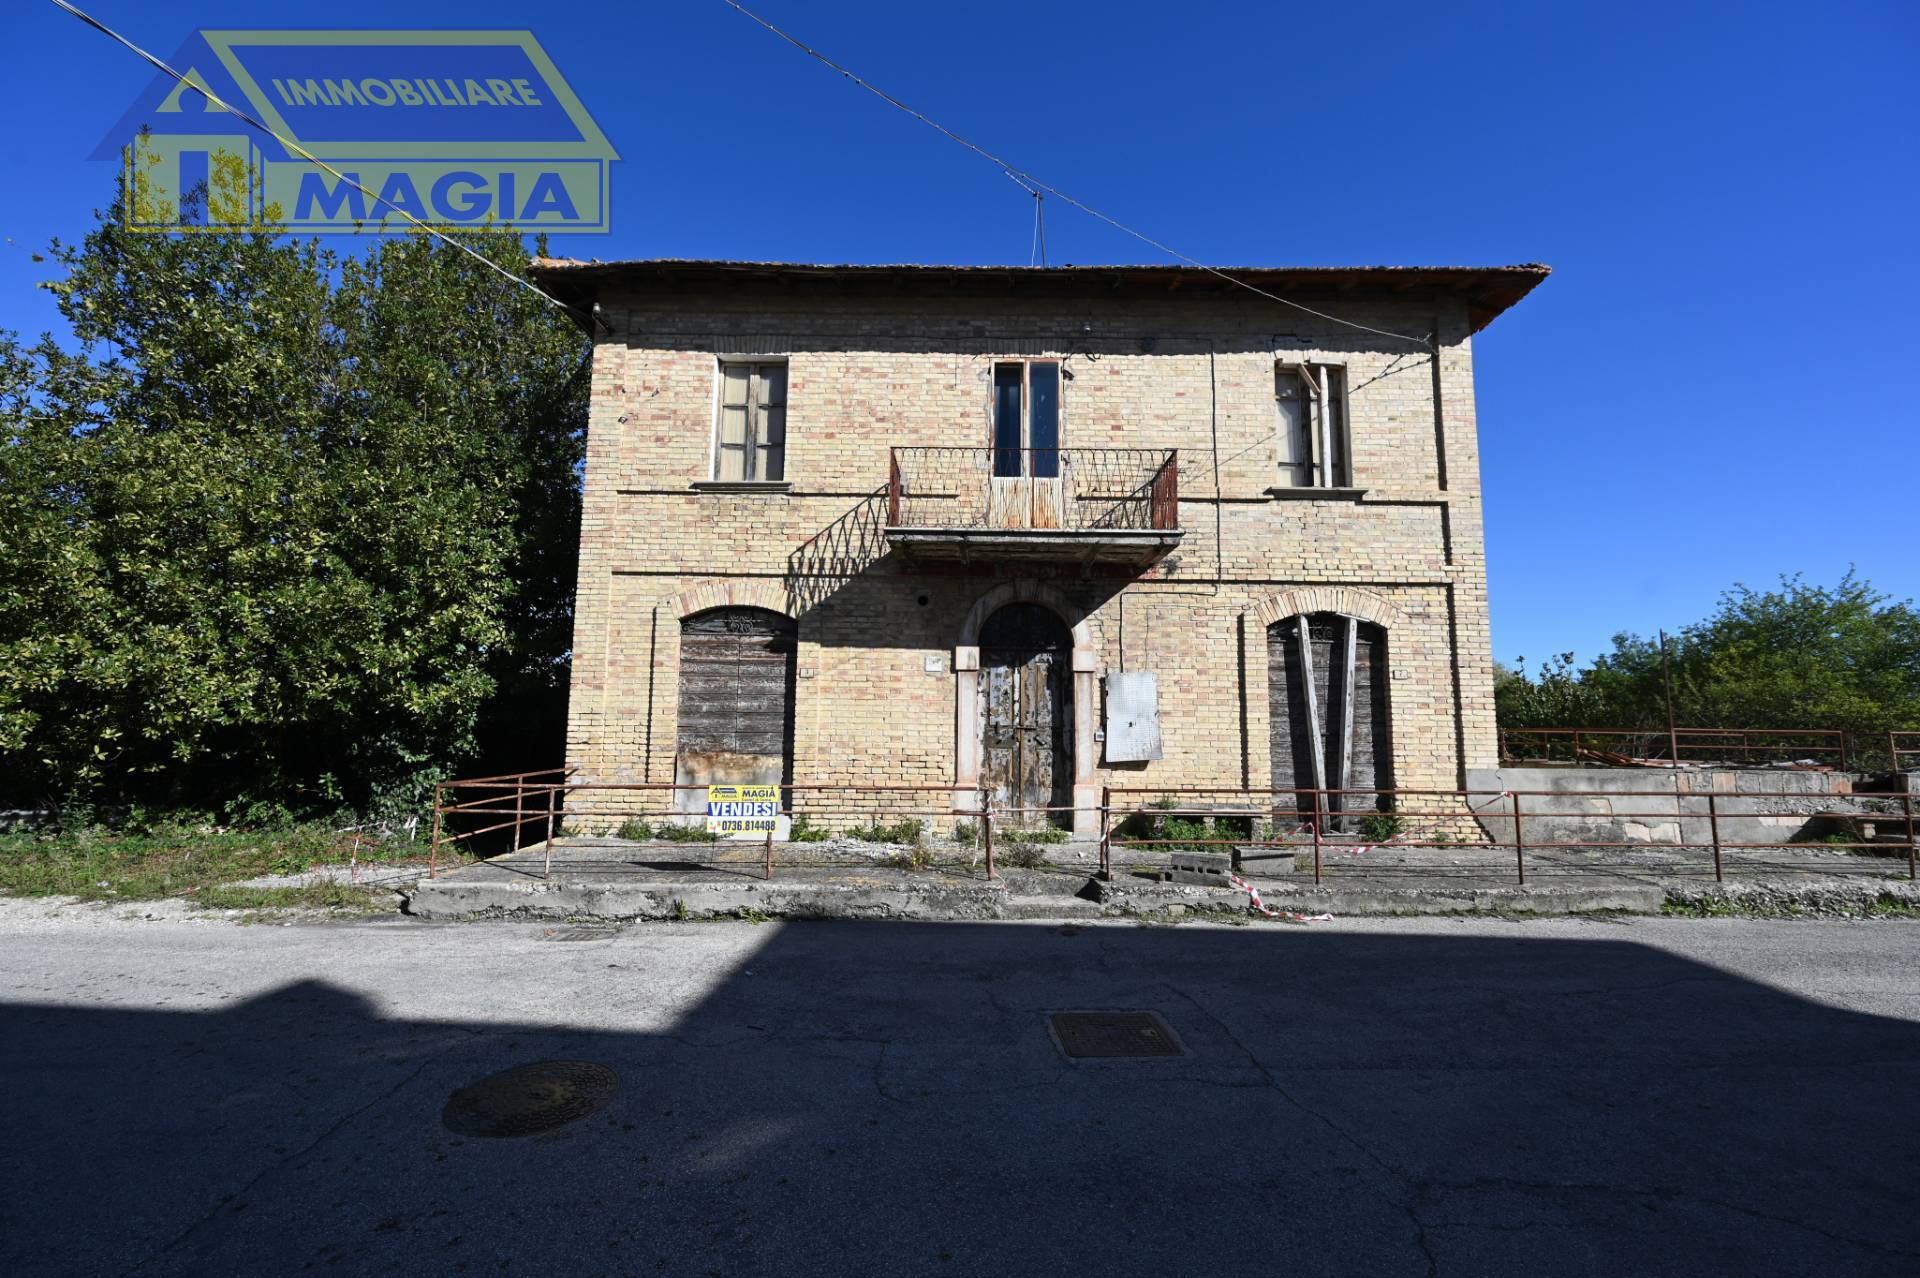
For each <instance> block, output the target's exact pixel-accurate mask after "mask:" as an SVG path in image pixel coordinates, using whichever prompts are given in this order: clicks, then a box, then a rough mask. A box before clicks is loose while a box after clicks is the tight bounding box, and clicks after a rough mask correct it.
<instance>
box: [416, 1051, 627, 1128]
mask: <svg viewBox="0 0 1920 1278" xmlns="http://www.w3.org/2000/svg"><path fill="white" fill-rule="evenodd" d="M619 1089H620V1076H619V1075H618V1074H616V1073H614V1072H613V1071H612V1070H610V1069H608V1068H607V1067H606V1066H605V1065H595V1064H593V1063H592V1062H590V1061H536V1062H535V1063H533V1064H531V1065H516V1066H514V1067H513V1068H512V1069H506V1070H501V1071H500V1072H499V1073H498V1074H490V1075H488V1076H487V1077H485V1078H483V1079H481V1080H480V1081H479V1082H477V1083H474V1084H472V1085H471V1086H468V1087H463V1088H461V1089H460V1090H459V1091H457V1092H455V1093H454V1094H453V1095H452V1096H451V1097H449V1098H448V1100H447V1107H446V1108H445V1109H443V1110H441V1111H440V1121H441V1123H443V1124H444V1125H445V1126H446V1128H447V1130H448V1131H450V1132H457V1133H458V1134H460V1135H462V1136H533V1135H536V1134H538V1133H540V1132H549V1131H552V1130H553V1129H554V1128H556V1127H565V1126H566V1125H567V1124H568V1123H571V1122H574V1121H576V1120H577V1119H582V1118H585V1117H586V1116H587V1115H588V1114H591V1113H592V1112H593V1111H594V1110H596V1109H599V1108H600V1107H601V1106H602V1105H604V1104H606V1103H607V1102H608V1101H610V1100H612V1099H613V1094H614V1093H615V1092H616V1091H618V1090H619Z"/></svg>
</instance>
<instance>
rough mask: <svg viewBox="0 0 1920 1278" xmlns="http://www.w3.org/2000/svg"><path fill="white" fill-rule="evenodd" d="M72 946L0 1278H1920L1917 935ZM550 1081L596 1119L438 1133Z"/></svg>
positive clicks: (384, 924) (53, 956)
mask: <svg viewBox="0 0 1920 1278" xmlns="http://www.w3.org/2000/svg"><path fill="white" fill-rule="evenodd" d="M15 905H17V903H15ZM62 918H63V916H62V915H59V914H56V915H53V916H51V917H48V916H47V915H46V914H45V912H44V911H42V912H38V913H35V914H33V915H31V916H28V915H26V914H25V913H23V912H21V911H19V910H18V909H16V908H14V907H13V906H9V907H8V908H4V909H0V1133H3V1141H0V1273H6V1274H22V1275H42V1274H130V1273H137V1274H142V1275H164V1274H179V1275H221V1274H245V1275H273V1274H290V1273H301V1272H307V1271H313V1272H321V1273H325V1272H335V1273H392V1272H406V1273H416V1274H419V1273H428V1274H440V1273H456V1272H457V1273H471V1274H649V1275H650V1274H688V1275H708V1274H723V1275H734V1274H822V1275H846V1274H887V1275H897V1274H940V1275H993V1276H994V1278H1009V1276H1011V1275H1020V1274H1029V1273H1048V1274H1059V1273H1088V1274H1151V1275H1179V1274H1189V1273H1205V1274H1276V1273H1290V1274H1292V1273H1303V1274H1322V1273H1324V1274H1364V1275H1374V1274H1426V1273H1438V1274H1461V1275H1495V1274H1516V1275H1518V1274H1526V1275H1537V1274H1605V1275H1610V1276H1611V1275H1622V1274H1688V1275H1697V1274H1705V1273H1731V1274H1741V1275H1760V1274H1809V1275H1814V1274H1817V1275H1840V1274H1896V1273H1897V1274H1912V1273H1915V1272H1920V1238H1916V1236H1915V1229H1914V1225H1913V1211H1912V1186H1913V1185H1914V1184H1915V1182H1916V1180H1917V1179H1920V1140H1916V1139H1915V1138H1916V1136H1917V1135H1920V1120H1916V1117H1915V1107H1916V1102H1915V1100H1914V1097H1915V1096H1916V1095H1917V1094H1920V1026H1916V1023H1915V1021H1916V1018H1920V926H1917V925H1914V924H1910V923H1903V922H1871V923H1810V922H1781V923H1756V922H1749V921H1735V920H1713V921H1701V922H1688V921H1681V920H1665V919H1649V920H1638V921H1633V922H1628V923H1602V922H1585V921H1559V922H1535V923H1498V922H1465V921H1458V920H1443V919H1434V920H1418V921H1402V922H1389V921H1379V922H1362V921H1356V922H1338V923H1333V924H1320V925H1314V926H1311V927H1285V926H1255V927H1221V926H1208V927H1201V926H1186V927H1180V928H1146V927H1140V926H1133V925H1112V926H1095V927H1085V928H1078V927H1061V926H1058V925H1044V924H901V925H892V924H880V923H851V924H825V923H813V924H810V923H797V924H788V925H772V924H769V925H764V926H757V927H756V926H753V925H750V924H710V923H709V924H656V925H651V926H644V927H638V928H633V929H630V930H627V931H625V932H622V933H620V934H618V935H615V936H613V937H611V938H606V939H592V940H558V939H550V938H549V937H548V936H547V935H546V932H547V929H545V928H543V927H538V926H532V925H526V924H479V925H474V924H465V925H438V926H436V925H429V924H420V923H411V922H405V921H380V922H371V923H362V924H336V925H308V926H296V927H270V926H255V927H236V926H232V925H229V924H199V925H194V924H188V923H182V922H152V923H111V924H103V923H99V922H89V923H84V924H81V923H73V922H66V921H62ZM1069 1008H1080V1009H1084V1008H1096V1009H1134V1008H1140V1009H1151V1010H1154V1011H1157V1012H1159V1013H1160V1014H1161V1015H1162V1016H1164V1017H1165V1019H1166V1021H1167V1022H1168V1024H1169V1025H1170V1026H1171V1027H1172V1028H1173V1029H1174V1031H1175V1032H1176V1033H1177V1035H1178V1036H1179V1038H1180V1039H1181V1040H1182V1042H1183V1043H1184V1045H1185V1046H1186V1048H1187V1049H1188V1052H1189V1054H1188V1055H1187V1056H1185V1057H1181V1058H1178V1059H1168V1060H1131V1061H1114V1062H1094V1063H1075V1062H1069V1061H1067V1060H1066V1059H1064V1058H1063V1057H1062V1056H1061V1054H1060V1052H1059V1050H1058V1049H1057V1048H1056V1047H1055V1045H1054V1043H1053V1041H1052V1039H1051V1037H1050V1036H1049V1034H1048V1031H1047V1028H1046V1024H1045V1021H1044V1015H1045V1013H1047V1012H1049V1011H1053V1010H1059V1009H1069ZM551 1059H566V1060H584V1061H593V1062H599V1063H602V1064H605V1065H607V1066H610V1067H611V1068H613V1069H614V1070H616V1071H617V1072H618V1074H619V1076H620V1088H619V1091H618V1094H617V1095H616V1097H615V1098H614V1099H613V1101H612V1102H611V1103H610V1104H608V1105H607V1106H606V1107H605V1108H604V1109H602V1110H600V1111H599V1112H598V1113H596V1114H594V1115H592V1116H591V1117H588V1118H585V1119H583V1120H581V1121H579V1122H577V1123H575V1124H573V1125H571V1126H568V1127H564V1128H561V1129H559V1130H558V1131H555V1132H551V1133H549V1134H546V1135H542V1136H534V1137H527V1138H521V1139H510V1140H488V1139H479V1138H472V1137H462V1136H457V1135H455V1134H453V1133H452V1132H450V1131H449V1130H447V1129H446V1128H445V1127H444V1126H443V1125H442V1109H443V1106H444V1105H445V1104H446V1102H447V1099H448V1097H449V1095H450V1094H451V1093H452V1092H454V1091H455V1090H456V1089H459V1088H461V1087H463V1086H465V1085H467V1084H469V1083H472V1082H474V1081H475V1080H477V1079H479V1078H481V1077H482V1076H484V1075H487V1074H489V1073H491V1072H493V1071H496V1070H499V1069H502V1068H505V1067H508V1066H512V1065H517V1064H521V1063H524V1062H530V1061H539V1060H551Z"/></svg>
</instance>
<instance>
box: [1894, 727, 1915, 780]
mask: <svg viewBox="0 0 1920 1278" xmlns="http://www.w3.org/2000/svg"><path fill="white" fill-rule="evenodd" d="M1887 759H1888V761H1889V762H1890V764H1891V766H1892V767H1893V770H1894V771H1895V772H1912V771H1915V770H1920V732H1905V731H1900V730H1897V729H1896V730H1895V731H1892V732H1889V733H1887Z"/></svg>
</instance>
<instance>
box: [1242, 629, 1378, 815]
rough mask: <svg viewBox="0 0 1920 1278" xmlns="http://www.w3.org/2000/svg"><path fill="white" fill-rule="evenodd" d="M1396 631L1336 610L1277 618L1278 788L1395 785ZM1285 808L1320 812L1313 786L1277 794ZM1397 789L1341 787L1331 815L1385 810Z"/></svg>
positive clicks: (1270, 676)
mask: <svg viewBox="0 0 1920 1278" xmlns="http://www.w3.org/2000/svg"><path fill="white" fill-rule="evenodd" d="M1387 687H1388V680H1387V632H1386V631H1385V630H1384V629H1383V628H1382V627H1380V626H1378V625H1375V624H1374V623H1372V622H1370V621H1362V620H1360V619H1359V618H1358V617H1349V616H1345V615H1343V614H1340V613H1334V612H1314V613H1303V614H1300V615H1297V616H1292V617H1282V618H1281V619H1280V620H1279V621H1276V622H1274V623H1273V624H1272V625H1271V626H1268V627H1267V711H1268V715H1267V725H1268V727H1267V733H1268V750H1269V756H1270V764H1271V768H1272V778H1273V779H1272V782H1271V784H1272V786H1273V788H1274V789H1275V790H1296V789H1297V790H1390V789H1392V788H1393V741H1392V730H1391V718H1390V715H1389V713H1388V704H1387ZM1274 806H1275V807H1276V808H1277V809H1280V810H1282V811H1289V812H1291V811H1297V812H1300V813H1302V814H1305V813H1308V812H1311V811H1312V810H1313V807H1314V804H1313V800H1312V796H1310V795H1299V796H1293V795H1285V794H1282V795H1276V796H1275V803H1274ZM1392 806H1393V805H1392V803H1391V802H1389V801H1388V800H1387V796H1374V795H1369V794H1355V795H1348V796H1341V795H1337V794H1335V795H1331V796H1329V797H1328V801H1327V803H1326V805H1325V807H1326V811H1327V812H1328V813H1330V814H1339V813H1343V812H1344V813H1350V812H1373V811H1385V810H1387V809H1389V808H1391V807H1392Z"/></svg>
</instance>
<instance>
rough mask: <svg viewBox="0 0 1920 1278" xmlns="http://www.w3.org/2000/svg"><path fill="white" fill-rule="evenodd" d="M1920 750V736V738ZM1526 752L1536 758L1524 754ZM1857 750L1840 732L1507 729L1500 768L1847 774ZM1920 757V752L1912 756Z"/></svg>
mask: <svg viewBox="0 0 1920 1278" xmlns="http://www.w3.org/2000/svg"><path fill="white" fill-rule="evenodd" d="M1914 736H1915V744H1916V747H1920V733H1916V734H1914ZM1521 749H1530V750H1532V751H1533V753H1530V754H1522V753H1520V750H1521ZM1851 753H1852V752H1851V750H1850V748H1849V743H1848V740H1847V734H1846V733H1845V732H1844V731H1842V730H1841V729H1839V728H1502V729H1500V762H1501V763H1502V764H1515V763H1603V764H1620V765H1633V764H1642V765H1651V766H1655V767H1658V766H1661V765H1663V764H1664V765H1671V764H1672V763H1674V762H1675V761H1678V762H1681V763H1689V762H1691V763H1739V764H1742V765H1749V766H1750V765H1754V764H1759V763H1792V762H1799V761H1802V760H1811V761H1813V762H1815V763H1818V764H1822V765H1825V766H1828V767H1832V768H1835V769H1837V770H1839V771H1841V772H1845V771H1846V770H1847V765H1848V761H1849V759H1850V757H1851ZM1912 753H1913V754H1914V755H1915V756H1916V757H1920V748H1916V749H1915V750H1914V751H1913V752H1912Z"/></svg>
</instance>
